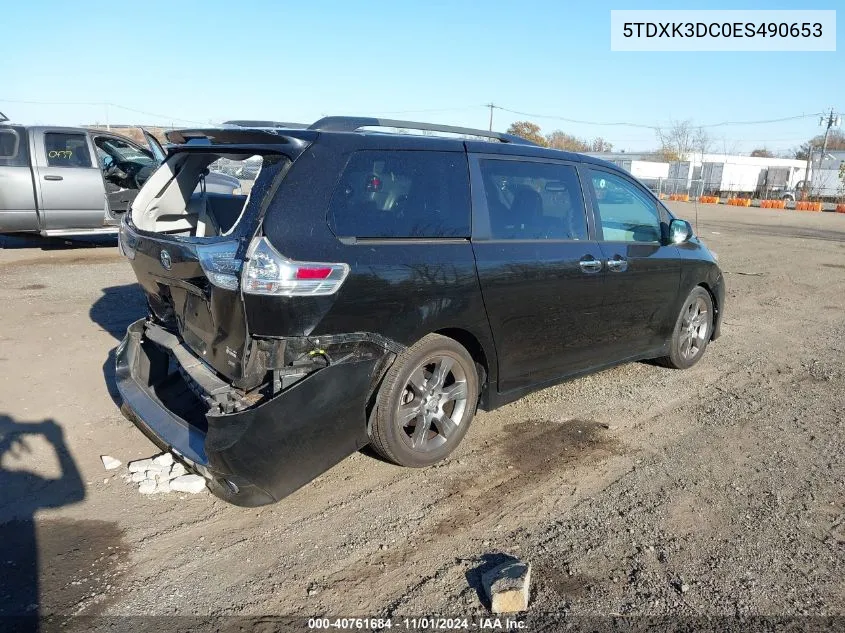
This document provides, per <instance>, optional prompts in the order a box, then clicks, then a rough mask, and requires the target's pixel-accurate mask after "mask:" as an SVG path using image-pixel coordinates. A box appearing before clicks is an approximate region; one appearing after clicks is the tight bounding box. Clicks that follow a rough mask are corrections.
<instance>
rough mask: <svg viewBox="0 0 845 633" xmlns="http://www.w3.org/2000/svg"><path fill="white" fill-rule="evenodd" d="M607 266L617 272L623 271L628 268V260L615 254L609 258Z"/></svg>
mask: <svg viewBox="0 0 845 633" xmlns="http://www.w3.org/2000/svg"><path fill="white" fill-rule="evenodd" d="M607 268H608V269H609V270H611V271H612V272H615V273H622V272H625V271H626V270H628V260H627V259H625V258H623V257H622V256H620V255H614V256H613V257H611V258H610V259H608V260H607Z"/></svg>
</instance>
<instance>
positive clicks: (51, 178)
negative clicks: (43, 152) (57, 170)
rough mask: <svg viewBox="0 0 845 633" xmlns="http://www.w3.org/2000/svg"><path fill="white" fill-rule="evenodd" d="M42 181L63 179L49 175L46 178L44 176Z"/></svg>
mask: <svg viewBox="0 0 845 633" xmlns="http://www.w3.org/2000/svg"><path fill="white" fill-rule="evenodd" d="M44 180H64V179H63V178H62V177H61V176H54V175H52V174H49V175H47V176H44Z"/></svg>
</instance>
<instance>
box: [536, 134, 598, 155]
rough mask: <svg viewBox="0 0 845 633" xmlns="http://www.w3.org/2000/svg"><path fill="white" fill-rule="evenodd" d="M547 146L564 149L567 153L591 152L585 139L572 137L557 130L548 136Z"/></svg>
mask: <svg viewBox="0 0 845 633" xmlns="http://www.w3.org/2000/svg"><path fill="white" fill-rule="evenodd" d="M546 145H547V146H548V147H551V148H552V149H562V150H565V151H567V152H589V151H590V146H589V144H588V143H587V141H585V140H584V139H580V138H578V137H577V136H572V135H571V134H567V133H566V132H563V131H561V130H555V131H554V132H552V133H551V134H549V135H548V136H546Z"/></svg>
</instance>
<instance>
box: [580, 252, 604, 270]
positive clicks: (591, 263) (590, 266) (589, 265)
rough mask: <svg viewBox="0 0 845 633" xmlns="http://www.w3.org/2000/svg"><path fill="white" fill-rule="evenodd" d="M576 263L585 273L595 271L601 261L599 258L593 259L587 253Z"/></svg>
mask: <svg viewBox="0 0 845 633" xmlns="http://www.w3.org/2000/svg"><path fill="white" fill-rule="evenodd" d="M588 258H589V259H588ZM578 265H579V266H580V267H581V270H582V271H584V272H585V273H597V272H599V271H600V270H601V266H602V263H601V260H600V259H594V258H593V256H592V255H587V256H586V257H585V258H584V259H582V260H581V261H580V262H578Z"/></svg>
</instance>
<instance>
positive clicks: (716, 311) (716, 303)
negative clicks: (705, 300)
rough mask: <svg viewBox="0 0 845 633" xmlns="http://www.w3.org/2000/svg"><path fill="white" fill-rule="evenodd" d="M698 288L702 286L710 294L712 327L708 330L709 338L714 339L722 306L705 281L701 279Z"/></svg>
mask: <svg viewBox="0 0 845 633" xmlns="http://www.w3.org/2000/svg"><path fill="white" fill-rule="evenodd" d="M698 287H699V288H704V289H705V290H706V291H707V294H709V295H710V301H711V302H713V312H714V314H713V327H712V328H711V330H710V340H711V341H712V340H714V339H715V338H716V336H717V335H716V324H717V323H718V320H719V318H720V316H721V314H722V313H721V309H722V306H720V305H719V299H718V298H717V297H716V293H715V292H714V291H713V288H711V287H710V284H708V283H707V282H706V281H702V282H700V283H699V284H698Z"/></svg>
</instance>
